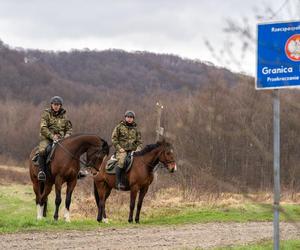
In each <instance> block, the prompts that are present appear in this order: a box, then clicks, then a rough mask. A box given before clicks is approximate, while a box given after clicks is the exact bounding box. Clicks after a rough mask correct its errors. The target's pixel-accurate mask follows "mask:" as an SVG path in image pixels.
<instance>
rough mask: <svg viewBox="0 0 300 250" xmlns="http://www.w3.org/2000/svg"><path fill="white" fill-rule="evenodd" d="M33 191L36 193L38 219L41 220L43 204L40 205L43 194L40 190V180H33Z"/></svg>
mask: <svg viewBox="0 0 300 250" xmlns="http://www.w3.org/2000/svg"><path fill="white" fill-rule="evenodd" d="M32 184H33V191H34V193H35V205H36V219H37V220H41V219H42V216H40V214H41V212H40V211H41V206H40V199H41V194H40V192H39V183H38V182H33V183H32Z"/></svg>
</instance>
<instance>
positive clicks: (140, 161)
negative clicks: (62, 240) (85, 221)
mask: <svg viewBox="0 0 300 250" xmlns="http://www.w3.org/2000/svg"><path fill="white" fill-rule="evenodd" d="M106 162H107V160H106V161H103V162H102V164H101V166H100V168H99V172H98V174H97V175H95V176H94V194H95V200H96V204H97V207H98V216H97V221H98V222H101V221H102V219H103V218H104V221H105V222H106V221H107V219H106V213H105V202H106V199H107V198H108V197H109V195H110V192H111V190H112V188H115V182H116V177H115V175H112V174H107V173H106V172H105V166H106ZM159 162H161V163H163V165H164V167H166V168H167V169H168V170H169V171H170V172H174V171H176V163H175V157H174V151H173V147H172V145H171V144H170V143H167V142H165V141H162V142H157V143H156V144H151V145H147V146H146V147H145V148H144V149H143V150H141V151H139V152H135V153H134V155H133V163H132V167H131V169H130V170H129V171H128V172H127V174H126V177H127V180H128V183H127V184H128V185H127V189H126V191H129V190H130V212H129V218H128V222H129V223H132V222H133V212H134V207H135V200H136V196H137V193H138V192H139V198H138V204H137V211H136V216H135V222H136V223H139V220H140V211H141V208H142V203H143V199H144V197H145V195H146V193H147V191H148V188H149V185H150V184H151V183H152V181H153V172H154V169H155V166H156V165H157V164H158V163H159Z"/></svg>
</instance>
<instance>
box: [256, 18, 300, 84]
mask: <svg viewBox="0 0 300 250" xmlns="http://www.w3.org/2000/svg"><path fill="white" fill-rule="evenodd" d="M290 87H300V21H299V22H285V23H264V24H258V26H257V75H256V89H278V88H290Z"/></svg>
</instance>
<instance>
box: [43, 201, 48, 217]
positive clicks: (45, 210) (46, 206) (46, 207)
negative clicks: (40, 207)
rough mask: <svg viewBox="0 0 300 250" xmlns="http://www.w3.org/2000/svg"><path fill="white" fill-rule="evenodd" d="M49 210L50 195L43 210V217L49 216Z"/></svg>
mask: <svg viewBox="0 0 300 250" xmlns="http://www.w3.org/2000/svg"><path fill="white" fill-rule="evenodd" d="M47 210H48V197H47V199H46V201H45V203H44V211H43V217H46V216H47Z"/></svg>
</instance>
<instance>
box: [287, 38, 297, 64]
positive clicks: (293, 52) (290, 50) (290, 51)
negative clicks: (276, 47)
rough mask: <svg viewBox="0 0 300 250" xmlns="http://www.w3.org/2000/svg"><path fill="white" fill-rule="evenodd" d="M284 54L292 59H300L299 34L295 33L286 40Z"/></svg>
mask: <svg viewBox="0 0 300 250" xmlns="http://www.w3.org/2000/svg"><path fill="white" fill-rule="evenodd" d="M285 54H286V56H287V57H288V58H289V59H290V60H292V61H295V62H298V61H300V34H295V35H293V36H291V37H290V38H289V39H288V40H287V42H286V44H285Z"/></svg>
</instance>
